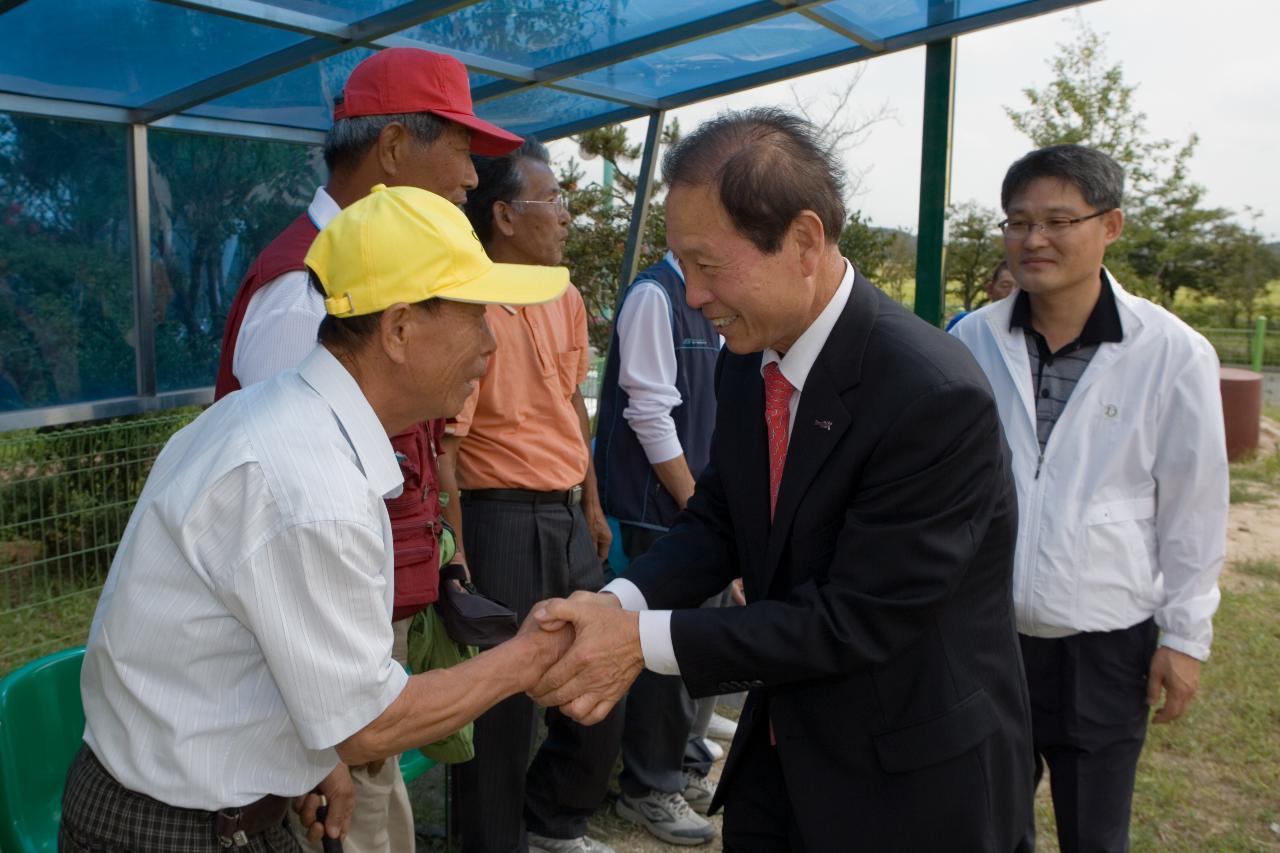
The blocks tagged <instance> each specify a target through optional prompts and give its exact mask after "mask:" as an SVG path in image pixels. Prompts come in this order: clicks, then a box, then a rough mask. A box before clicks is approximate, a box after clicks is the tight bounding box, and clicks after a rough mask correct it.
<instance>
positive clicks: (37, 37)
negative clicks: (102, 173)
mask: <svg viewBox="0 0 1280 853" xmlns="http://www.w3.org/2000/svg"><path fill="white" fill-rule="evenodd" d="M302 38H303V36H300V35H298V34H297V33H292V32H288V31H286V30H280V29H274V28H271V27H263V26H258V25H255V24H250V23H246V22H244V21H237V20H234V19H232V18H224V17H221V16H218V15H211V14H206V13H203V12H193V11H191V10H189V9H181V8H179V7H177V6H171V5H169V4H166V3H142V2H136V0H27V2H26V3H23V4H22V5H20V6H18V7H16V8H14V9H12V10H10V11H9V12H6V13H5V14H4V15H3V16H0V90H6V91H10V92H20V93H22V94H27V95H37V96H42V97H52V98H63V99H69V100H77V101H89V102H91V103H99V104H111V105H115V106H126V107H136V106H141V105H142V104H145V103H147V102H149V101H151V100H153V99H154V98H157V97H159V96H161V95H164V94H167V93H169V92H172V91H175V90H177V89H181V88H183V87H184V86H187V85H190V84H192V83H196V82H198V81H200V80H204V79H206V78H208V77H212V76H214V75H215V74H218V73H221V72H223V71H226V70H228V69H230V68H234V67H236V66H238V65H241V64H243V63H246V62H249V61H251V60H254V59H258V58H259V57H262V56H266V55H268V54H271V53H274V52H275V51H278V50H281V49H283V48H286V47H289V46H290V45H293V44H297V43H298V42H299V41H301V40H302Z"/></svg>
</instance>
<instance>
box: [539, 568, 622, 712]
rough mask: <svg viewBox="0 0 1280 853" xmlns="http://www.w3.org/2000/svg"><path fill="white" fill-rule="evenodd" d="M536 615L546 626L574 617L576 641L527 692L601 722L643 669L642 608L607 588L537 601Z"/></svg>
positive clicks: (546, 701) (561, 708) (546, 704)
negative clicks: (628, 606)
mask: <svg viewBox="0 0 1280 853" xmlns="http://www.w3.org/2000/svg"><path fill="white" fill-rule="evenodd" d="M533 618H535V619H537V620H538V622H539V623H540V624H541V625H542V626H543V628H544V629H545V628H554V627H556V626H558V625H561V624H562V623H572V625H573V630H574V641H573V646H572V647H571V648H570V649H569V650H568V651H567V652H566V653H565V654H564V656H563V657H562V658H561V659H560V660H559V662H557V663H556V664H555V665H554V666H552V667H551V668H550V669H549V670H547V673H546V675H544V676H543V677H542V680H541V681H539V682H538V684H537V685H536V686H535V687H534V688H533V689H532V690H530V691H529V696H530V697H532V698H533V700H534V701H535V702H537V703H538V704H539V705H544V706H547V707H553V706H554V707H559V708H560V710H561V711H562V712H563V713H564V714H565V715H567V716H568V717H569V718H571V719H573V720H577V721H578V722H579V723H582V724H584V725H593V724H595V723H598V722H600V721H601V720H603V719H604V718H605V717H606V716H607V715H608V713H609V711H611V710H612V709H613V706H614V705H616V704H617V703H618V700H619V699H621V698H622V697H623V696H625V695H626V692H627V690H628V688H630V687H631V682H633V681H635V679H636V676H637V675H639V674H640V671H641V670H643V669H644V653H643V651H641V648H640V618H639V614H637V613H632V612H630V611H626V610H623V609H622V606H621V605H620V604H619V602H618V599H617V598H616V597H615V596H613V595H609V594H608V593H589V592H576V593H574V594H573V596H571V597H570V599H569V600H568V601H564V600H562V599H553V600H551V601H548V602H545V603H543V604H542V605H541V606H539V607H535V608H534V609H533Z"/></svg>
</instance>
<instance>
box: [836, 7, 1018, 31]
mask: <svg viewBox="0 0 1280 853" xmlns="http://www.w3.org/2000/svg"><path fill="white" fill-rule="evenodd" d="M1021 2H1022V0H835V2H833V3H829V4H826V5H823V6H821V7H819V9H818V12H819V14H821V13H822V11H824V10H827V9H829V10H831V11H833V12H836V13H838V14H839V15H841V16H842V17H844V18H845V19H847V20H848V21H849V22H851V23H852V24H854V25H855V26H857V27H860V28H862V29H864V30H866V31H867V32H869V33H870V34H872V35H874V36H875V37H877V38H881V39H885V38H892V37H894V36H900V35H904V34H906V33H911V32H915V31H916V30H921V29H924V28H925V27H930V26H937V25H939V24H946V23H949V22H951V21H953V20H957V19H959V18H965V17H969V16H971V15H978V14H981V13H983V12H990V11H992V10H995V9H1006V8H1009V7H1011V6H1017V5H1019V4H1020V3H1021Z"/></svg>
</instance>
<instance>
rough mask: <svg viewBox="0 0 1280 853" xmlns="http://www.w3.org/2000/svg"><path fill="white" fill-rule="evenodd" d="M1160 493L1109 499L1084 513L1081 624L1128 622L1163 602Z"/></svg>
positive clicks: (1107, 625)
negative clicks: (1158, 557) (1158, 559)
mask: <svg viewBox="0 0 1280 853" xmlns="http://www.w3.org/2000/svg"><path fill="white" fill-rule="evenodd" d="M1155 516H1156V500H1155V498H1154V497H1143V498H1130V499H1126V500H1119V501H1108V502H1106V503H1100V504H1097V505H1095V506H1091V507H1089V509H1088V510H1086V511H1085V514H1084V527H1083V529H1082V533H1081V535H1082V537H1083V541H1082V542H1081V553H1080V558H1079V570H1078V572H1079V573H1078V577H1079V583H1078V584H1077V586H1076V618H1075V622H1076V625H1077V626H1078V627H1080V628H1083V629H1085V630H1091V629H1092V630H1097V629H1102V628H1115V627H1117V626H1120V625H1128V624H1131V623H1132V621H1133V617H1134V616H1135V615H1145V614H1143V613H1142V612H1141V611H1148V612H1149V611H1150V609H1151V608H1152V607H1154V606H1155V604H1156V603H1157V596H1156V571H1155V569H1156V566H1155V548H1156V542H1155V536H1156V533H1155Z"/></svg>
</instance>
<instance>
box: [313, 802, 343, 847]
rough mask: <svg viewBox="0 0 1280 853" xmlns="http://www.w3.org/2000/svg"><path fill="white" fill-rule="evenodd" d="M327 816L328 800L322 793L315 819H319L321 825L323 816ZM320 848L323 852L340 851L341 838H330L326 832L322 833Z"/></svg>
mask: <svg viewBox="0 0 1280 853" xmlns="http://www.w3.org/2000/svg"><path fill="white" fill-rule="evenodd" d="M328 816H329V800H328V799H327V798H326V797H325V795H324V794H321V795H320V808H318V809H316V820H318V821H320V823H321V825H323V824H324V820H325V818H327V817H328ZM320 849H322V850H324V853H342V839H341V838H330V837H329V836H328V835H327V834H323V833H322V834H321V836H320Z"/></svg>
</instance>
